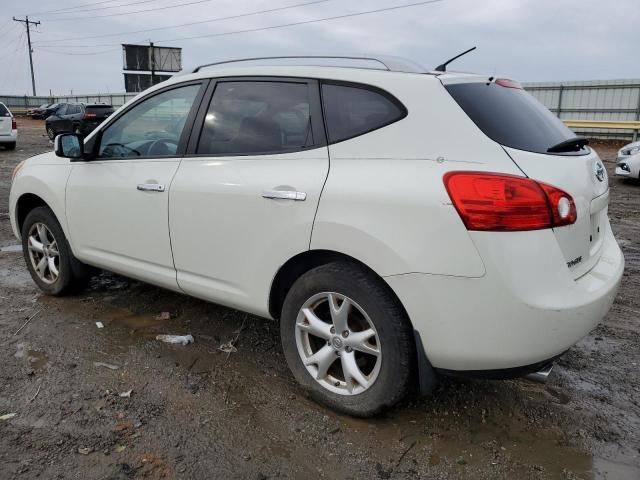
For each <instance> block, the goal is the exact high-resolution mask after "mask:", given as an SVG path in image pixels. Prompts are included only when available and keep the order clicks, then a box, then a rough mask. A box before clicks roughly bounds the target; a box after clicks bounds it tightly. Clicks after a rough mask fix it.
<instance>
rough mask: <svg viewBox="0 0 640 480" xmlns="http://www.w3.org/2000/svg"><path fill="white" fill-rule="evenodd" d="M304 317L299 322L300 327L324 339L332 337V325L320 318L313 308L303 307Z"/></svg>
mask: <svg viewBox="0 0 640 480" xmlns="http://www.w3.org/2000/svg"><path fill="white" fill-rule="evenodd" d="M302 314H303V315H304V318H302V320H301V321H300V322H298V328H300V329H301V330H304V331H306V332H307V333H310V334H311V335H314V336H316V337H319V338H322V339H324V340H329V339H330V338H331V325H329V324H328V323H327V322H323V321H322V320H321V319H319V318H318V317H317V316H316V314H315V313H314V312H313V310H311V308H303V309H302Z"/></svg>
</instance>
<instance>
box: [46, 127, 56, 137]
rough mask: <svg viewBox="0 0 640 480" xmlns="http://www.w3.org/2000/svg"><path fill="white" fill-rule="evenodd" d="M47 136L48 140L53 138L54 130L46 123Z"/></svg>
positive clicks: (54, 135)
mask: <svg viewBox="0 0 640 480" xmlns="http://www.w3.org/2000/svg"><path fill="white" fill-rule="evenodd" d="M47 137H49V140H53V139H55V138H56V132H55V130H54V129H53V127H51V126H49V125H47Z"/></svg>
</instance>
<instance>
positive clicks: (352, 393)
mask: <svg viewBox="0 0 640 480" xmlns="http://www.w3.org/2000/svg"><path fill="white" fill-rule="evenodd" d="M280 332H281V339H282V346H283V349H284V353H285V356H286V359H287V363H288V364H289V367H290V368H291V371H292V372H293V374H294V376H295V377H296V379H297V380H298V381H299V382H300V383H301V384H302V385H303V387H305V388H306V389H307V390H308V391H309V392H310V394H311V396H312V397H313V398H314V399H315V400H317V401H318V402H320V403H323V404H325V405H327V406H329V407H331V408H333V409H335V410H337V411H340V412H343V413H347V414H349V415H354V416H361V417H366V416H371V415H376V414H378V413H380V412H381V411H383V410H385V409H386V408H389V407H391V406H392V405H394V404H395V403H397V402H398V401H400V400H401V399H402V398H403V397H404V396H405V395H406V394H407V393H408V391H409V390H410V388H411V386H412V384H411V383H412V380H413V379H414V378H415V377H414V371H415V343H414V338H413V331H412V329H411V325H410V322H409V320H408V318H407V316H406V313H405V312H404V309H403V308H402V306H401V305H400V304H399V303H398V300H397V299H396V298H395V297H394V296H393V294H392V293H391V291H390V290H389V288H388V287H387V286H386V285H385V284H384V283H383V282H382V281H381V280H380V279H379V278H377V277H375V276H374V275H373V274H372V273H370V272H368V271H367V270H365V269H364V268H362V267H360V266H358V265H355V264H350V263H346V262H336V263H331V264H327V265H323V266H320V267H317V268H315V269H313V270H310V271H309V272H307V273H305V274H304V275H302V276H301V277H300V278H299V279H298V280H297V281H296V283H295V284H294V285H293V287H292V288H291V290H290V291H289V293H288V294H287V297H286V299H285V302H284V306H283V310H282V318H281V329H280Z"/></svg>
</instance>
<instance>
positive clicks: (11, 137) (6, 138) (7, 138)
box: [0, 130, 18, 143]
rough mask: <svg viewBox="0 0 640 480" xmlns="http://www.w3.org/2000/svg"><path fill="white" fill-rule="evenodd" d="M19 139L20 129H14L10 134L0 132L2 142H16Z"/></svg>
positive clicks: (0, 141)
mask: <svg viewBox="0 0 640 480" xmlns="http://www.w3.org/2000/svg"><path fill="white" fill-rule="evenodd" d="M16 140H18V131H17V130H12V131H11V133H10V134H0V143H14V142H15V141H16Z"/></svg>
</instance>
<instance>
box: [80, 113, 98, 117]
mask: <svg viewBox="0 0 640 480" xmlns="http://www.w3.org/2000/svg"><path fill="white" fill-rule="evenodd" d="M96 117H97V115H96V114H95V113H85V114H84V117H83V118H96Z"/></svg>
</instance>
